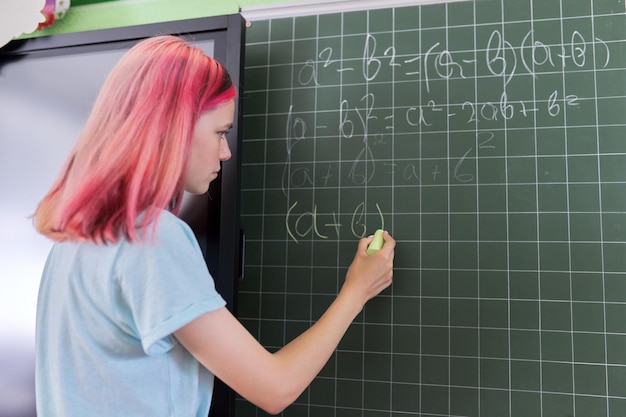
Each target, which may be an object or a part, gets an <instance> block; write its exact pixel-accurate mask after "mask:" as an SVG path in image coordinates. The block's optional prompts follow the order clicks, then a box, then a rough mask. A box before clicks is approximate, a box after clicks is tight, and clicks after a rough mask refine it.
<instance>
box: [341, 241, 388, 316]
mask: <svg viewBox="0 0 626 417" xmlns="http://www.w3.org/2000/svg"><path fill="white" fill-rule="evenodd" d="M373 239H374V237H373V236H369V237H365V238H362V239H361V240H360V241H359V246H358V248H357V251H356V254H355V256H354V260H353V261H352V264H351V265H350V268H348V273H347V274H346V280H345V282H344V284H343V288H342V289H341V292H347V293H349V294H352V295H353V296H356V297H358V299H359V300H360V302H361V307H362V306H363V305H365V303H366V302H367V301H368V300H370V299H372V298H374V297H375V296H377V295H378V294H379V293H380V292H381V291H383V290H384V289H385V288H387V287H388V286H389V285H391V282H392V277H393V258H394V248H395V246H396V241H395V240H394V239H393V238H392V237H391V235H389V233H388V232H386V231H385V232H384V233H383V239H384V244H383V247H382V249H380V250H379V251H378V252H376V253H374V254H372V255H368V254H367V246H368V245H369V244H370V242H371V241H372V240H373Z"/></svg>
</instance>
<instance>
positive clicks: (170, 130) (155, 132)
mask: <svg viewBox="0 0 626 417" xmlns="http://www.w3.org/2000/svg"><path fill="white" fill-rule="evenodd" d="M235 96H236V88H235V86H234V85H233V83H232V81H231V78H230V76H229V75H228V72H227V71H226V70H225V68H224V67H223V66H222V65H221V64H220V63H218V62H217V61H216V60H214V59H212V58H210V57H208V56H207V55H206V54H205V53H204V52H203V51H202V50H200V49H199V48H196V47H193V46H191V45H189V44H188V43H187V42H186V41H185V40H183V39H181V38H178V37H175V36H169V35H168V36H156V37H153V38H148V39H146V40H143V41H141V42H139V43H137V44H136V45H135V46H134V47H133V48H131V49H130V50H129V51H128V52H127V53H126V54H125V55H124V56H123V57H122V58H121V59H120V61H119V62H118V63H117V64H116V66H115V67H114V68H113V70H112V71H111V72H110V74H109V76H108V77H107V79H106V81H105V82H104V85H103V86H102V89H101V90H100V94H99V95H98V98H97V99H96V102H95V104H94V107H93V110H92V113H91V115H90V117H89V119H88V120H87V123H86V125H85V128H84V130H83V131H82V133H81V134H80V136H79V137H78V140H77V141H76V144H75V145H74V148H73V149H72V151H71V153H70V155H69V156H68V158H67V161H66V162H65V165H64V167H63V168H62V170H61V172H60V174H59V177H58V178H57V180H56V182H55V183H54V185H53V186H52V188H51V189H50V190H49V191H48V193H47V194H46V195H45V196H44V198H43V199H42V200H41V202H40V203H39V205H38V207H37V209H36V211H35V214H34V223H35V227H36V228H37V230H38V231H39V232H40V233H42V234H44V235H46V236H48V237H49V238H51V239H53V240H55V241H66V240H69V241H85V240H87V241H92V242H94V243H107V242H116V241H118V240H119V239H122V238H124V239H126V240H129V241H134V240H138V239H139V236H138V229H141V230H142V232H143V231H145V230H146V228H147V226H148V225H149V224H150V223H153V225H156V221H158V216H159V214H160V213H161V211H162V210H164V209H168V210H171V211H172V212H174V213H177V212H178V210H179V208H180V203H181V199H182V195H183V191H184V174H185V169H186V166H187V161H188V158H189V149H190V143H191V137H192V134H193V131H194V127H195V124H196V121H197V120H198V118H199V116H200V115H201V114H202V112H204V111H206V110H209V109H211V108H213V107H215V106H217V105H218V104H221V103H223V102H226V101H228V100H231V99H234V98H235Z"/></svg>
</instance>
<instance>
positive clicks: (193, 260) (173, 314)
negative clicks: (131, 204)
mask: <svg viewBox="0 0 626 417" xmlns="http://www.w3.org/2000/svg"><path fill="white" fill-rule="evenodd" d="M128 249H129V250H128V252H127V254H126V256H125V257H124V260H123V262H122V263H121V270H120V271H118V274H117V276H118V279H119V285H120V291H121V293H122V299H123V300H124V303H125V304H126V306H125V307H126V308H124V309H120V310H121V311H122V313H121V314H122V315H123V317H121V318H120V319H121V320H122V321H124V322H125V323H126V325H127V326H128V328H130V329H132V331H133V332H134V333H135V336H136V337H137V338H139V339H140V340H141V345H142V348H143V350H144V352H145V353H146V354H148V355H155V354H160V353H163V352H167V351H169V350H170V349H171V348H172V347H173V346H174V345H175V344H176V339H175V338H174V336H173V333H174V332H175V331H176V330H178V329H180V328H181V327H183V326H184V325H186V324H187V323H189V322H191V321H192V320H194V319H195V318H197V317H199V316H201V315H202V314H204V313H206V312H209V311H214V310H217V309H219V308H221V307H223V306H224V305H225V304H226V302H225V301H224V299H223V298H222V297H221V296H220V295H219V294H218V293H217V291H216V290H215V282H214V281H213V278H212V277H211V275H210V273H209V271H208V268H207V266H206V263H205V261H204V257H203V256H202V252H201V250H200V247H199V245H198V242H197V240H196V238H195V236H194V235H193V232H192V231H191V229H190V228H189V226H187V224H186V223H184V222H183V221H182V220H180V219H178V218H177V217H175V216H174V215H173V214H171V213H169V212H164V213H163V214H162V215H161V217H160V219H159V223H158V225H157V229H156V235H155V239H154V241H151V240H148V241H147V242H143V243H135V244H129V245H128Z"/></svg>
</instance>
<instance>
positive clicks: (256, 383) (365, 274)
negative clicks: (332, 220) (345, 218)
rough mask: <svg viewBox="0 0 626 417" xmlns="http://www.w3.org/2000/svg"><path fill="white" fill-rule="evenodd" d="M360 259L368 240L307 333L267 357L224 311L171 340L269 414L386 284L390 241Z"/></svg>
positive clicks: (299, 386)
mask: <svg viewBox="0 0 626 417" xmlns="http://www.w3.org/2000/svg"><path fill="white" fill-rule="evenodd" d="M384 239H385V244H384V246H383V248H382V249H381V250H380V251H378V252H377V253H375V254H374V255H371V256H368V255H367V254H366V249H367V245H368V244H369V242H370V241H371V240H372V237H369V238H363V239H361V240H360V241H359V247H358V250H357V253H356V255H355V257H354V260H353V261H352V264H351V265H350V268H349V269H348V273H347V274H346V280H345V282H344V284H343V286H342V288H341V291H340V292H339V294H338V296H337V298H336V299H335V300H334V301H333V303H332V304H331V305H330V306H329V307H328V309H327V310H326V312H324V314H323V315H322V316H321V317H320V319H319V320H318V321H317V322H316V323H315V324H313V325H312V326H311V327H310V328H309V329H308V330H306V331H305V332H304V333H302V334H301V335H300V336H298V337H297V338H295V339H294V340H293V341H291V342H290V343H288V344H287V345H286V346H284V347H283V348H282V349H280V350H278V351H277V352H275V353H273V354H272V353H270V352H268V351H267V350H266V349H265V348H264V347H263V346H261V344H260V343H259V342H258V341H257V340H256V339H255V338H254V337H252V335H251V334H250V333H249V332H248V331H247V330H246V329H245V328H244V327H243V325H241V323H240V322H239V321H238V320H237V319H236V318H235V317H234V316H233V315H232V314H231V313H230V312H229V311H228V310H227V309H226V308H221V309H219V310H216V311H212V312H209V313H206V314H204V315H202V316H200V317H198V318H197V319H195V320H193V321H192V322H190V323H189V324H187V325H186V326H184V327H182V328H181V329H180V330H178V331H177V332H176V333H175V335H176V338H177V339H178V340H179V341H180V342H181V343H182V344H183V346H185V348H187V350H188V351H189V352H190V353H191V354H192V355H193V356H194V357H195V358H196V359H198V361H199V362H201V363H202V364H203V365H204V366H205V367H206V368H207V369H209V370H210V371H211V372H213V374H214V375H215V376H217V377H218V378H219V379H221V380H222V381H223V382H224V383H226V384H227V385H228V386H230V387H231V388H232V389H233V390H235V391H236V392H237V393H239V395H241V396H242V397H244V398H246V399H247V400H248V401H250V402H251V403H253V404H255V405H256V406H258V407H260V408H262V409H263V410H265V411H266V412H268V413H270V414H278V413H280V412H281V411H282V410H284V409H285V408H286V407H287V406H288V405H290V404H291V403H293V402H294V401H295V400H296V399H297V398H298V396H299V395H300V394H301V393H302V392H303V391H304V390H305V389H306V387H308V386H309V384H310V383H311V381H313V379H314V378H315V377H316V376H317V374H318V373H319V372H320V370H321V369H322V367H323V366H324V365H325V364H326V362H327V361H328V360H329V358H330V357H331V355H332V354H333V352H334V351H335V349H336V348H337V345H338V344H339V342H340V341H341V338H342V337H343V335H344V334H345V332H346V331H347V329H348V327H349V326H350V324H351V323H352V321H353V320H354V318H355V317H356V316H357V315H358V314H359V312H360V311H361V310H362V309H363V306H364V305H365V303H366V302H367V301H368V300H369V299H371V298H373V297H375V296H376V295H377V294H378V293H380V292H381V291H382V290H383V289H385V288H387V287H388V286H389V285H390V284H391V278H392V267H393V257H394V247H395V240H393V238H392V237H391V236H389V234H388V233H387V232H385V234H384Z"/></svg>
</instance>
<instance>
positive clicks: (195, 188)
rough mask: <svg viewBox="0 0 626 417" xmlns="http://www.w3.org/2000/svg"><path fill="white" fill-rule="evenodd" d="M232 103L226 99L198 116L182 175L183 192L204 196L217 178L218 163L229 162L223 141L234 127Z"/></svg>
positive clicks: (226, 148)
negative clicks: (184, 171)
mask: <svg viewBox="0 0 626 417" xmlns="http://www.w3.org/2000/svg"><path fill="white" fill-rule="evenodd" d="M234 115H235V100H229V101H227V102H224V103H222V104H219V105H218V106H217V107H214V108H212V109H211V110H208V111H206V112H204V113H202V115H201V116H200V118H199V119H198V122H197V123H196V126H195V128H194V131H193V136H192V138H191V154H190V155H189V163H188V165H187V172H186V174H185V191H187V192H190V193H193V194H203V193H206V192H207V191H208V189H209V183H210V182H211V181H213V180H214V179H215V178H217V174H218V172H219V171H220V168H221V162H222V161H226V160H228V159H230V157H231V153H230V148H229V147H228V141H227V140H226V134H227V133H228V130H229V129H230V128H231V127H232V126H233V119H234Z"/></svg>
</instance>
